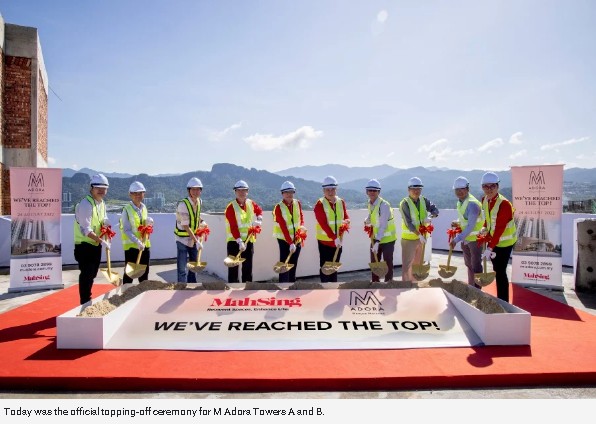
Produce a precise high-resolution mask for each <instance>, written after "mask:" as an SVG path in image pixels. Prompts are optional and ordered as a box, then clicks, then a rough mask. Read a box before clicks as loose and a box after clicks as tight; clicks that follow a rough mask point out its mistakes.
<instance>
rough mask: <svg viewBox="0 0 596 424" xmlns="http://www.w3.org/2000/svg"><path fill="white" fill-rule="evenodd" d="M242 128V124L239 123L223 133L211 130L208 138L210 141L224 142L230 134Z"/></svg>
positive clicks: (222, 131)
mask: <svg viewBox="0 0 596 424" xmlns="http://www.w3.org/2000/svg"><path fill="white" fill-rule="evenodd" d="M241 127H242V122H237V123H235V124H232V125H230V126H229V127H227V128H225V129H223V130H221V131H213V130H210V131H208V134H207V137H208V138H209V141H213V142H218V141H220V140H222V139H223V138H224V137H225V136H226V135H228V134H229V133H230V132H232V131H234V130H237V129H238V128H241Z"/></svg>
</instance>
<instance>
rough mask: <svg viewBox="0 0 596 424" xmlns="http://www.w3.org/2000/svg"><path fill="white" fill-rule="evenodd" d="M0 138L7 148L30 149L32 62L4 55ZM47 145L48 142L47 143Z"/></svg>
mask: <svg viewBox="0 0 596 424" xmlns="http://www.w3.org/2000/svg"><path fill="white" fill-rule="evenodd" d="M2 108H3V112H4V115H3V116H4V123H3V128H2V133H3V134H2V135H3V138H4V143H3V144H4V146H5V147H8V148H21V149H30V148H31V59H28V58H25V57H15V56H4V89H3V96H2ZM46 145H47V143H46Z"/></svg>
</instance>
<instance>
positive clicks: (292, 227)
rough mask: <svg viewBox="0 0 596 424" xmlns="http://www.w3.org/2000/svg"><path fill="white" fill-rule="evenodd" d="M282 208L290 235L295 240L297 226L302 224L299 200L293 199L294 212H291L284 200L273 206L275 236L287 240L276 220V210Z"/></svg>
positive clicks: (282, 214)
mask: <svg viewBox="0 0 596 424" xmlns="http://www.w3.org/2000/svg"><path fill="white" fill-rule="evenodd" d="M277 208H280V210H281V216H282V218H283V219H284V221H285V222H286V226H287V227H288V232H289V233H290V237H291V238H292V241H293V240H294V236H295V235H296V228H297V227H299V226H300V206H299V205H298V200H296V199H294V200H292V212H291V213H290V208H288V205H286V204H285V203H284V202H283V201H281V202H279V203H278V204H277V205H275V207H274V208H273V237H275V238H278V239H280V240H285V239H286V238H285V237H284V233H283V231H282V230H281V227H280V226H279V223H278V222H277V221H276V220H275V210H276V209H277Z"/></svg>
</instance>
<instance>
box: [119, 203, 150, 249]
mask: <svg viewBox="0 0 596 424" xmlns="http://www.w3.org/2000/svg"><path fill="white" fill-rule="evenodd" d="M125 214H126V215H127V216H128V222H130V225H131V227H132V232H133V234H134V235H135V236H136V238H138V239H139V240H141V241H143V236H142V235H141V232H140V231H139V226H140V225H145V223H147V208H146V207H143V209H141V215H142V218H141V217H139V214H138V213H137V211H136V210H135V208H133V206H132V205H131V204H130V203H127V204H126V205H124V208H123V210H122V216H121V217H120V236H121V237H122V248H123V249H124V250H128V249H130V248H135V249H138V246H137V244H136V243H135V242H133V241H132V240H131V239H130V238H129V237H128V236H127V235H126V233H125V232H124V224H123V222H122V220H123V219H124V215H125ZM145 247H151V241H150V240H149V239H147V240H145Z"/></svg>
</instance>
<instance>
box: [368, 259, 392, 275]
mask: <svg viewBox="0 0 596 424" xmlns="http://www.w3.org/2000/svg"><path fill="white" fill-rule="evenodd" d="M368 266H369V267H370V270H371V271H372V273H373V274H375V275H376V276H377V277H380V278H382V277H384V276H385V275H387V271H389V267H388V266H387V262H371V263H369V264H368Z"/></svg>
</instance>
